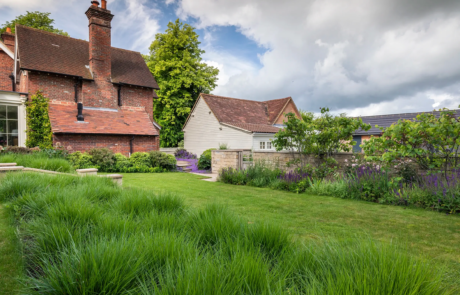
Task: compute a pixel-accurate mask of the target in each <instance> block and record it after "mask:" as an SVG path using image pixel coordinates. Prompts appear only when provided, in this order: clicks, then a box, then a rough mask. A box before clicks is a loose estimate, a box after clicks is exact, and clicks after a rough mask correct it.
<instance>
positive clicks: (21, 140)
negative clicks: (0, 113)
mask: <svg viewBox="0 0 460 295" xmlns="http://www.w3.org/2000/svg"><path fill="white" fill-rule="evenodd" d="M25 102H26V98H25V97H21V95H20V94H19V93H16V92H9V91H0V104H2V105H13V106H18V112H19V113H18V145H19V146H22V147H25V146H26V106H25Z"/></svg>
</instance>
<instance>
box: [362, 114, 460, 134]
mask: <svg viewBox="0 0 460 295" xmlns="http://www.w3.org/2000/svg"><path fill="white" fill-rule="evenodd" d="M454 111H455V112H456V115H457V117H458V116H460V110H454ZM423 113H429V114H434V115H435V116H436V117H439V115H440V114H441V112H438V111H435V112H420V113H403V114H391V115H378V116H363V117H358V118H361V119H362V120H363V122H364V123H367V124H370V125H371V129H369V130H368V131H363V130H361V129H359V130H358V131H356V132H355V133H354V134H355V135H376V134H380V133H382V131H381V130H380V129H379V128H377V127H375V126H376V125H378V126H379V127H384V128H387V127H390V126H391V125H393V124H395V123H397V122H398V120H411V121H413V120H414V119H416V118H417V116H418V115H420V114H423Z"/></svg>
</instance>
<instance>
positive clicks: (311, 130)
mask: <svg viewBox="0 0 460 295" xmlns="http://www.w3.org/2000/svg"><path fill="white" fill-rule="evenodd" d="M286 118H287V122H285V125H286V128H283V129H280V131H278V133H277V134H275V139H274V140H273V144H274V146H275V147H276V150H277V151H281V150H289V151H293V152H294V155H295V157H296V158H295V159H294V160H293V161H291V162H290V164H294V165H298V166H300V167H304V166H305V165H306V162H305V161H306V160H305V159H306V158H305V155H310V154H311V155H315V156H316V157H317V158H318V159H319V160H320V161H318V169H319V170H320V171H322V172H321V173H322V174H323V175H324V177H325V176H328V175H330V174H331V173H333V172H334V171H335V166H336V165H335V164H334V160H333V159H332V156H333V155H334V154H336V153H338V152H349V151H351V149H352V146H353V145H354V142H353V133H354V132H355V131H356V130H358V129H360V128H361V129H362V130H369V129H370V128H371V126H370V125H368V124H365V123H363V121H362V120H361V119H360V118H358V119H357V118H350V117H346V116H345V114H341V115H339V116H334V115H332V114H330V113H329V109H328V108H321V115H320V116H318V117H315V116H314V115H313V113H309V112H303V111H302V112H301V118H300V119H299V118H297V117H296V115H295V114H294V113H289V114H287V115H286Z"/></svg>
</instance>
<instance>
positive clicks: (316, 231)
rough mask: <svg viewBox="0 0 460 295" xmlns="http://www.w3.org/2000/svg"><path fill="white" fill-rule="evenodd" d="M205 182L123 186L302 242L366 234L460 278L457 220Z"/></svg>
mask: <svg viewBox="0 0 460 295" xmlns="http://www.w3.org/2000/svg"><path fill="white" fill-rule="evenodd" d="M200 178H201V177H200V176H197V175H193V174H185V173H164V174H162V173H158V174H124V176H123V181H124V184H123V185H124V186H125V187H130V186H131V187H142V188H146V189H151V190H156V191H170V192H175V193H177V194H178V195H180V196H182V197H183V198H184V199H185V201H186V203H187V204H190V205H192V206H195V207H204V206H205V205H206V204H209V203H219V204H224V205H226V206H228V207H230V208H231V209H232V210H233V211H234V212H236V213H237V214H239V215H240V216H241V217H243V218H244V219H245V220H247V221H248V222H253V221H255V220H271V221H272V222H275V223H277V224H281V225H283V226H285V227H287V228H289V229H290V231H291V232H293V233H294V236H295V237H296V238H300V239H317V238H319V237H324V236H333V237H336V238H337V237H338V238H346V239H354V238H358V236H360V235H362V234H365V235H370V236H371V237H373V238H375V239H378V240H380V241H385V242H397V243H398V244H403V245H405V246H407V247H408V248H410V250H411V251H413V253H416V254H418V255H422V256H426V257H428V258H430V259H435V260H437V261H439V264H440V265H444V264H445V265H447V266H448V269H449V271H448V272H449V273H450V274H451V275H452V276H453V279H454V280H455V276H458V277H460V251H459V249H460V246H459V245H460V216H458V215H455V216H454V215H446V214H441V213H438V212H431V211H427V210H422V209H413V208H405V207H396V206H388V205H380V204H375V203H369V202H363V201H355V200H347V199H339V198H333V197H324V196H311V195H307V194H295V193H289V192H283V191H275V190H271V189H267V188H254V187H248V186H234V185H229V184H223V183H218V182H216V183H212V182H207V181H202V180H200ZM456 280H459V279H458V278H457V279H456ZM459 284H460V281H459Z"/></svg>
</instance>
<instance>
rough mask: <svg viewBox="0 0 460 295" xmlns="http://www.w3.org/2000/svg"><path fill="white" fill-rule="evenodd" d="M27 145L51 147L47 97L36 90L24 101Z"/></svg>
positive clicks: (51, 137) (51, 138) (51, 136)
mask: <svg viewBox="0 0 460 295" xmlns="http://www.w3.org/2000/svg"><path fill="white" fill-rule="evenodd" d="M26 109H27V140H26V145H27V147H36V146H38V147H40V148H42V149H43V148H52V147H53V135H52V132H51V123H50V118H49V115H48V98H46V97H44V96H43V93H42V92H41V91H37V92H36V93H35V94H34V95H32V97H31V98H30V101H28V102H27V103H26Z"/></svg>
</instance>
